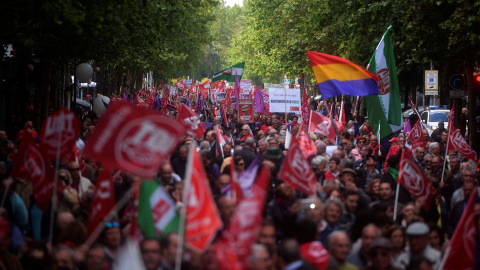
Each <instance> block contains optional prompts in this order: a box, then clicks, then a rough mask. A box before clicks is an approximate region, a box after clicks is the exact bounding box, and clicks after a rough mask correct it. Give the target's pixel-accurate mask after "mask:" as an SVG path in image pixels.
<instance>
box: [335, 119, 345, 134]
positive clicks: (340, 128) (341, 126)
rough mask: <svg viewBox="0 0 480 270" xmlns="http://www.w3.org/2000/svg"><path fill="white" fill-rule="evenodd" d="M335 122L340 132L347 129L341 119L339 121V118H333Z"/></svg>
mask: <svg viewBox="0 0 480 270" xmlns="http://www.w3.org/2000/svg"><path fill="white" fill-rule="evenodd" d="M333 121H334V122H335V125H337V130H338V132H342V131H344V130H345V124H344V123H342V122H340V121H337V120H333Z"/></svg>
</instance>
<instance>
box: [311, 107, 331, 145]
mask: <svg viewBox="0 0 480 270" xmlns="http://www.w3.org/2000/svg"><path fill="white" fill-rule="evenodd" d="M311 117H312V119H310V126H309V128H308V132H315V133H320V134H322V135H324V136H327V137H328V138H329V139H330V140H331V141H332V142H333V141H335V136H337V134H336V132H335V128H334V127H333V122H332V120H331V119H330V118H327V117H324V116H323V115H321V114H319V113H317V112H313V111H312V116H311Z"/></svg>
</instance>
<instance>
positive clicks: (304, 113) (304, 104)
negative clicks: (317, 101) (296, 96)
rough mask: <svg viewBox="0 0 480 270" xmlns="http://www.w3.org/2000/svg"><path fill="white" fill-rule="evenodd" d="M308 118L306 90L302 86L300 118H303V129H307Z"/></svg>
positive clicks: (308, 109)
mask: <svg viewBox="0 0 480 270" xmlns="http://www.w3.org/2000/svg"><path fill="white" fill-rule="evenodd" d="M309 118H310V108H309V107H308V98H307V92H306V91H305V88H303V97H302V119H303V123H302V124H303V126H304V127H305V129H308V123H309V122H310V121H309Z"/></svg>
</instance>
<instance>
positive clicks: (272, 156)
mask: <svg viewBox="0 0 480 270" xmlns="http://www.w3.org/2000/svg"><path fill="white" fill-rule="evenodd" d="M271 141H273V140H271ZM284 159H285V155H284V154H283V153H282V151H281V150H280V148H278V143H277V146H276V147H275V146H270V147H268V150H267V153H266V154H265V156H264V157H263V160H268V161H271V162H273V164H275V167H274V171H275V172H276V173H278V172H279V171H280V167H281V166H282V163H283V160H284Z"/></svg>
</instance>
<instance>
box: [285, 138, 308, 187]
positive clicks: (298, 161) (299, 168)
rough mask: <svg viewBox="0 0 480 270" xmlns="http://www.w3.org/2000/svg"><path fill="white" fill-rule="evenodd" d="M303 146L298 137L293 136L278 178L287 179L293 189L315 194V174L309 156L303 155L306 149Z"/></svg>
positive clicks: (286, 181)
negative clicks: (308, 159)
mask: <svg viewBox="0 0 480 270" xmlns="http://www.w3.org/2000/svg"><path fill="white" fill-rule="evenodd" d="M302 148H303V147H302V145H300V143H299V141H298V139H297V137H296V136H292V141H291V142H290V146H289V148H288V153H287V156H286V158H285V161H284V162H283V166H282V168H281V169H280V172H279V173H278V178H280V179H282V180H283V181H285V183H286V184H287V185H289V186H290V187H291V188H292V189H293V190H295V189H297V188H298V189H300V190H301V191H303V193H305V194H307V195H313V194H315V180H316V179H315V174H314V173H313V170H312V168H311V167H310V164H309V163H308V161H307V157H306V156H304V155H303V153H304V152H305V151H306V150H305V149H302Z"/></svg>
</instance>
